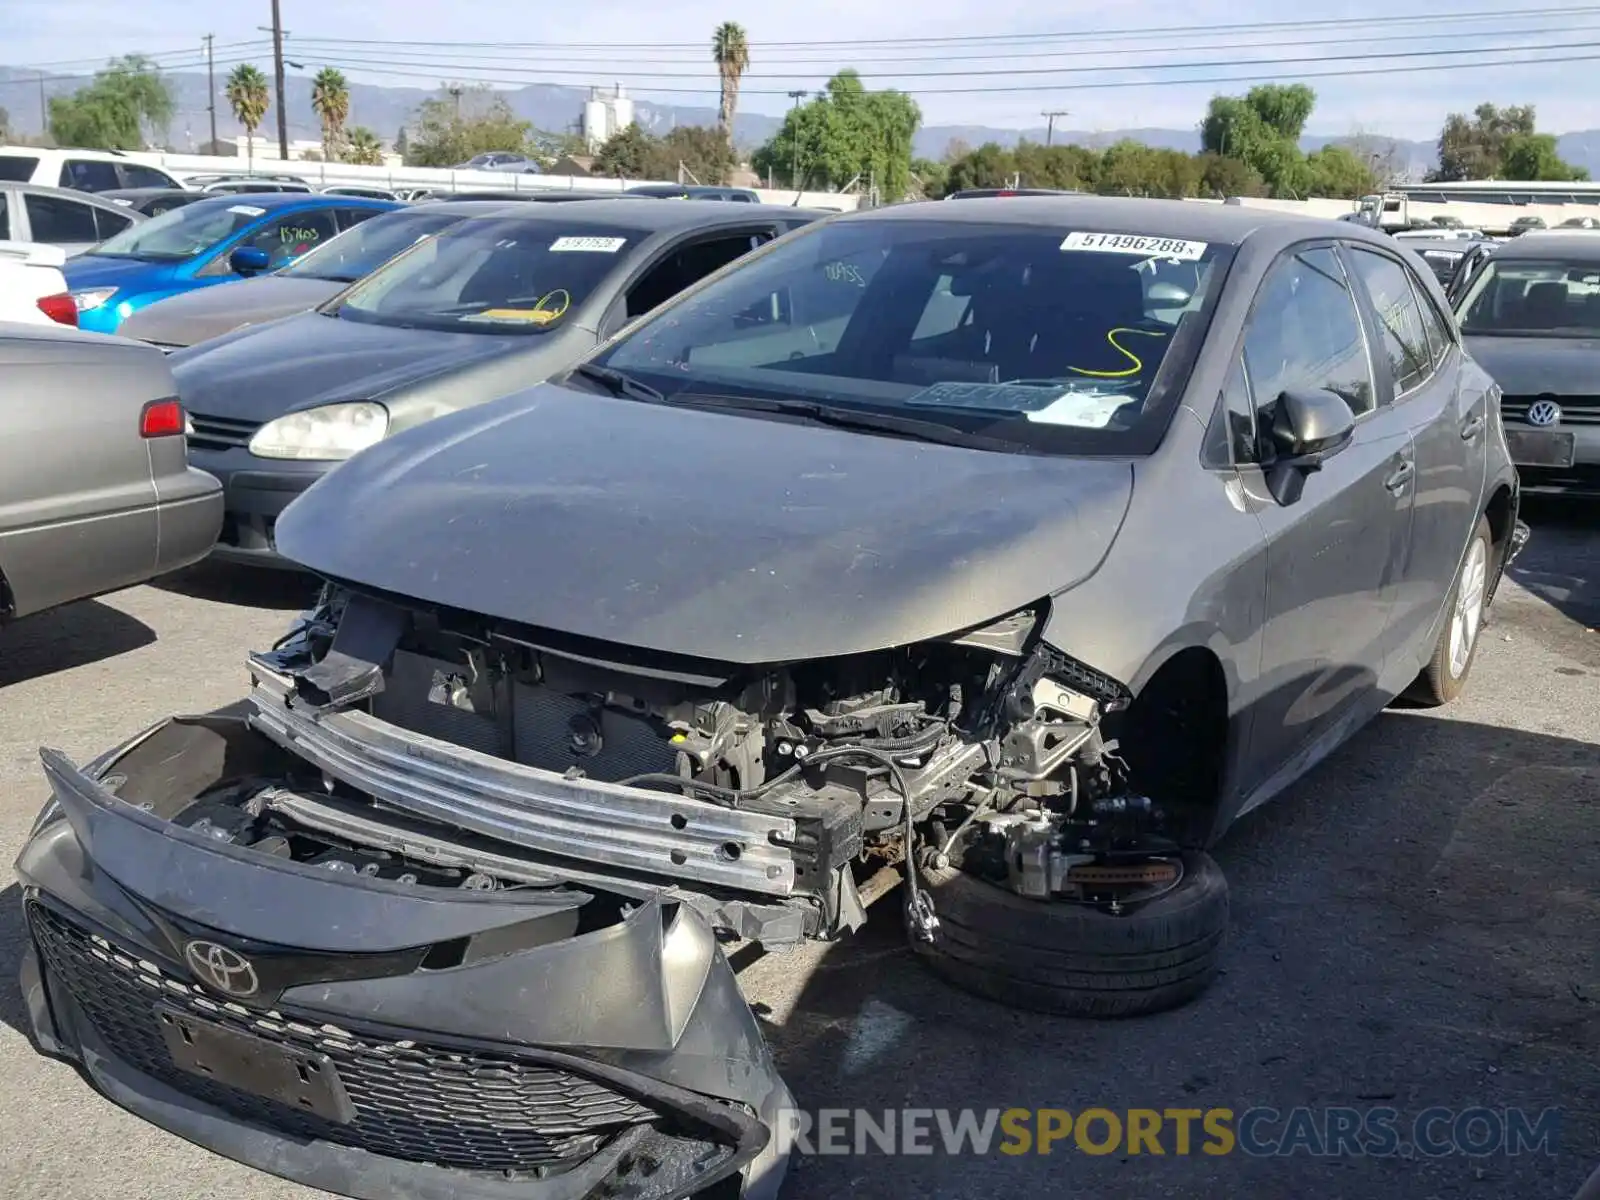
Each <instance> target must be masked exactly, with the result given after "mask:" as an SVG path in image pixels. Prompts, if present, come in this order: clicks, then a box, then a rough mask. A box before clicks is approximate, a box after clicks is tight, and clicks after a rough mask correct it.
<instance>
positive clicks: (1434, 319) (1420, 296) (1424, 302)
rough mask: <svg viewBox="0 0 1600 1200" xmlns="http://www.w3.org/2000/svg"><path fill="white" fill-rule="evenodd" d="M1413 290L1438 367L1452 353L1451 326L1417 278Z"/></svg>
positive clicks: (1413, 282)
mask: <svg viewBox="0 0 1600 1200" xmlns="http://www.w3.org/2000/svg"><path fill="white" fill-rule="evenodd" d="M1408 274H1409V272H1408ZM1411 290H1412V291H1413V292H1415V293H1416V297H1417V309H1418V311H1419V312H1421V313H1422V328H1423V330H1424V331H1425V332H1426V333H1427V335H1428V349H1429V351H1430V352H1431V353H1432V354H1433V365H1434V366H1435V367H1438V366H1439V365H1440V364H1442V363H1443V362H1444V359H1445V355H1447V354H1449V353H1450V341H1451V338H1450V329H1449V326H1448V325H1447V324H1446V323H1445V319H1444V318H1443V317H1442V316H1440V315H1439V310H1438V309H1437V308H1435V307H1434V306H1433V301H1431V300H1429V299H1428V294H1427V293H1426V292H1425V291H1423V290H1422V284H1421V283H1420V282H1419V281H1418V280H1417V279H1415V278H1412V280H1411Z"/></svg>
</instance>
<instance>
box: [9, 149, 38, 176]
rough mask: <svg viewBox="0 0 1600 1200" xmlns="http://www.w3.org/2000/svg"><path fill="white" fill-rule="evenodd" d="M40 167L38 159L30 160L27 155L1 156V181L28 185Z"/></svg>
mask: <svg viewBox="0 0 1600 1200" xmlns="http://www.w3.org/2000/svg"><path fill="white" fill-rule="evenodd" d="M38 166H39V160H38V159H37V158H30V157H28V156H27V155H25V154H0V181H3V182H5V183H28V182H29V181H31V180H32V179H33V173H34V171H35V170H36V169H37V168H38Z"/></svg>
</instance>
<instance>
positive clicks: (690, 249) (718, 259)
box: [628, 233, 772, 317]
mask: <svg viewBox="0 0 1600 1200" xmlns="http://www.w3.org/2000/svg"><path fill="white" fill-rule="evenodd" d="M771 239H772V235H771V234H770V233H765V234H751V233H741V234H737V235H736V236H734V237H725V238H715V239H713V240H711V241H706V242H696V243H695V244H694V245H691V246H680V247H679V248H678V249H677V250H674V251H672V252H671V253H669V254H668V255H667V257H666V258H664V259H663V260H662V261H661V262H659V263H657V264H656V265H655V266H654V267H653V268H651V269H650V270H649V271H648V272H647V273H646V274H645V276H644V278H643V279H641V280H639V282H638V283H636V284H634V285H633V287H632V289H631V290H630V291H629V292H628V316H629V317H637V316H639V315H640V314H641V313H647V312H649V311H650V310H651V309H652V308H654V307H656V305H658V304H661V303H663V302H665V301H667V300H670V299H671V298H672V297H673V296H676V295H677V294H678V293H679V292H681V291H683V289H684V288H686V287H688V286H689V285H690V284H691V283H694V282H696V281H697V280H700V279H704V278H705V277H706V276H707V275H709V274H711V273H712V272H713V271H715V270H718V269H719V268H721V267H725V266H727V265H728V264H729V263H731V262H732V261H733V260H734V259H736V258H738V257H740V256H741V255H744V254H748V253H750V251H752V250H754V249H755V248H756V247H757V246H759V245H761V243H762V242H766V241H770V240H771Z"/></svg>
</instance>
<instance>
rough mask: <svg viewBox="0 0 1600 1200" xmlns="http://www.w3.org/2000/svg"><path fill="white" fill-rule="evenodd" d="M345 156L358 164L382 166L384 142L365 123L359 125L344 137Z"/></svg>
mask: <svg viewBox="0 0 1600 1200" xmlns="http://www.w3.org/2000/svg"><path fill="white" fill-rule="evenodd" d="M344 150H345V157H346V158H347V159H348V160H349V161H350V162H353V163H355V164H357V165H358V166H364V167H381V166H382V165H383V143H382V142H380V141H379V140H378V135H377V134H376V133H373V132H372V130H370V129H368V128H367V127H366V126H365V125H357V126H355V127H354V128H353V129H351V130H350V132H349V133H348V134H347V135H346V136H345V138H344Z"/></svg>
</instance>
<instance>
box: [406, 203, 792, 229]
mask: <svg viewBox="0 0 1600 1200" xmlns="http://www.w3.org/2000/svg"><path fill="white" fill-rule="evenodd" d="M429 207H430V208H432V207H433V205H429ZM496 207H499V208H500V209H501V211H500V212H498V213H496V214H495V216H496V217H498V218H499V219H501V220H508V221H513V220H514V221H539V222H546V223H550V224H555V223H560V224H561V225H562V226H563V227H565V228H569V229H575V228H578V227H581V226H584V225H595V226H605V227H609V228H617V227H619V226H620V227H622V228H626V229H634V230H637V231H638V232H640V233H652V234H653V233H672V232H676V231H678V230H682V229H696V228H703V227H707V226H710V227H716V226H719V225H747V224H749V223H750V221H751V220H752V219H753V218H757V214H760V213H767V214H769V215H776V213H775V211H774V210H778V211H782V212H785V213H793V212H795V211H799V212H801V213H802V214H804V215H805V216H812V215H814V214H812V213H810V212H809V211H807V210H805V209H800V210H795V209H791V208H780V206H778V205H768V204H737V205H734V204H729V203H727V202H726V201H724V200H680V201H678V202H677V203H675V204H639V203H638V202H636V201H632V200H622V199H608V200H590V201H587V202H586V203H583V204H517V203H515V202H512V203H508V204H504V205H497V206H496Z"/></svg>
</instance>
